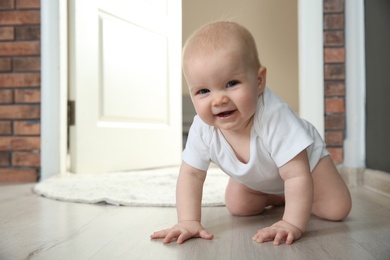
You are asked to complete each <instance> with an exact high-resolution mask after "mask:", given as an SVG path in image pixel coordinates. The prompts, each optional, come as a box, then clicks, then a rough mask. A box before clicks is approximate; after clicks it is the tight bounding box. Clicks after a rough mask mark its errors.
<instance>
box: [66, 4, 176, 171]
mask: <svg viewBox="0 0 390 260" xmlns="http://www.w3.org/2000/svg"><path fill="white" fill-rule="evenodd" d="M70 14H71V15H70V18H69V20H70V35H69V38H70V62H69V63H70V71H69V74H70V97H71V99H73V100H75V104H76V105H75V107H76V119H75V126H71V129H70V155H71V171H72V172H76V173H84V172H107V171H119V170H133V169H144V168H154V167H162V166H168V165H177V164H179V163H180V160H181V147H182V144H181V142H182V130H181V129H182V123H181V121H182V119H181V69H180V55H181V2H180V1H177V0H175V1H173V0H172V1H157V0H156V1H152V0H138V1H122V0H115V1H113V0H104V1H92V0H83V1H76V0H73V1H71V4H70Z"/></svg>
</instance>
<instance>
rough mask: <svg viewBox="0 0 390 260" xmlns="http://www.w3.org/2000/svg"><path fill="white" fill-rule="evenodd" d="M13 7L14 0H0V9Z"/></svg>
mask: <svg viewBox="0 0 390 260" xmlns="http://www.w3.org/2000/svg"><path fill="white" fill-rule="evenodd" d="M14 7H15V5H14V0H1V1H0V10H5V9H13V8H14Z"/></svg>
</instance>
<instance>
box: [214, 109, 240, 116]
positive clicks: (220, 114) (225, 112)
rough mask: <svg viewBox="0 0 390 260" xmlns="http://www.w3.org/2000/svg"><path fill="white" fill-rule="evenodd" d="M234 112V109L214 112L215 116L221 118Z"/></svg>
mask: <svg viewBox="0 0 390 260" xmlns="http://www.w3.org/2000/svg"><path fill="white" fill-rule="evenodd" d="M234 112H236V110H230V111H224V112H221V113H218V114H216V116H217V117H221V118H226V117H228V116H230V115H232V114H233V113H234Z"/></svg>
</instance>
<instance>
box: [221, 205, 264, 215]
mask: <svg viewBox="0 0 390 260" xmlns="http://www.w3.org/2000/svg"><path fill="white" fill-rule="evenodd" d="M226 208H227V209H228V211H229V212H230V214H232V215H233V216H237V217H246V216H254V215H258V214H260V213H261V212H262V211H263V210H264V206H262V205H259V206H257V207H253V205H251V206H249V205H244V204H242V203H226Z"/></svg>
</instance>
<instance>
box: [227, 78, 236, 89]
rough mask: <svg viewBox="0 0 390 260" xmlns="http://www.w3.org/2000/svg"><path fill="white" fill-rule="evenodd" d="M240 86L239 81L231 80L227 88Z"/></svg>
mask: <svg viewBox="0 0 390 260" xmlns="http://www.w3.org/2000/svg"><path fill="white" fill-rule="evenodd" d="M237 84H238V81H237V80H231V81H229V82H228V83H227V84H226V87H228V88H230V87H234V86H235V85H237Z"/></svg>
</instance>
